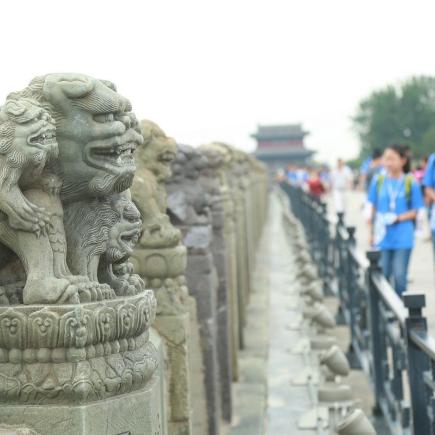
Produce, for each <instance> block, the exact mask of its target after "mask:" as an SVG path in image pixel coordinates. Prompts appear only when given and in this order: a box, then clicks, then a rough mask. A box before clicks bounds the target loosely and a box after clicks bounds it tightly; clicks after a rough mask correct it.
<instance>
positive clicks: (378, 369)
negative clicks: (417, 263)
mask: <svg viewBox="0 0 435 435" xmlns="http://www.w3.org/2000/svg"><path fill="white" fill-rule="evenodd" d="M367 258H368V260H369V262H370V265H369V267H368V269H367V275H366V285H367V286H368V291H369V306H370V349H371V351H372V355H371V356H372V375H373V383H374V387H375V406H374V409H373V411H374V413H375V414H377V415H380V414H381V407H380V403H381V400H382V399H383V396H384V388H383V382H384V377H385V374H384V360H385V357H386V355H385V352H386V350H385V346H384V341H385V338H384V337H383V331H381V328H382V322H381V314H380V307H379V294H378V292H377V289H376V286H375V285H374V284H373V281H372V276H373V274H375V273H380V272H381V268H380V266H379V259H380V252H379V251H368V252H367Z"/></svg>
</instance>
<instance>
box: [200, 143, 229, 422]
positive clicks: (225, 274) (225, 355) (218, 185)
mask: <svg viewBox="0 0 435 435" xmlns="http://www.w3.org/2000/svg"><path fill="white" fill-rule="evenodd" d="M199 150H200V151H201V153H202V154H203V155H205V156H206V158H207V161H208V164H207V166H206V167H205V168H204V169H203V170H202V171H201V176H200V182H201V184H202V186H203V187H204V189H205V191H206V192H207V194H208V197H209V202H210V208H211V218H212V228H213V238H212V242H211V245H210V249H211V252H212V254H213V261H214V265H215V267H216V272H217V277H218V286H217V296H216V321H217V353H218V358H219V383H220V391H221V409H222V417H223V418H224V419H225V420H226V421H231V416H232V393H231V391H232V380H233V374H232V341H231V335H232V328H231V302H232V301H231V277H230V276H229V258H230V253H229V252H228V243H229V241H228V240H227V237H226V232H225V227H226V226H228V225H229V224H230V223H231V222H226V216H225V208H226V206H225V201H226V198H225V185H224V184H223V181H224V180H223V179H222V171H224V170H225V165H226V164H227V163H228V161H229V160H228V159H227V154H225V152H224V151H223V149H221V148H219V147H217V146H213V145H202V146H200V147H199Z"/></svg>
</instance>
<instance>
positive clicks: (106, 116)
mask: <svg viewBox="0 0 435 435" xmlns="http://www.w3.org/2000/svg"><path fill="white" fill-rule="evenodd" d="M18 95H21V96H25V97H30V98H34V99H36V100H38V101H39V102H40V103H41V104H42V105H44V106H45V107H47V108H49V110H50V112H51V114H52V115H53V117H54V118H55V120H56V132H57V140H58V143H59V157H60V158H59V175H60V176H61V178H62V180H63V186H62V191H61V195H62V198H63V200H65V201H67V202H68V201H74V200H76V199H78V198H80V197H82V196H83V195H86V196H92V197H98V196H105V195H107V194H110V193H113V192H122V191H124V190H126V189H128V188H129V187H130V185H131V183H132V180H133V176H134V171H135V164H134V157H133V152H134V150H135V149H136V147H137V146H138V145H140V144H142V143H143V138H142V136H141V135H140V134H139V132H138V131H137V121H136V118H135V117H134V115H133V114H132V113H131V104H130V102H129V101H128V100H127V99H126V98H124V97H122V96H121V95H120V94H118V93H117V92H116V88H115V86H114V85H113V84H112V83H110V82H108V81H103V80H97V79H94V78H92V77H89V76H86V75H83V74H69V73H65V74H48V75H46V76H42V77H37V78H35V79H34V80H32V82H31V83H30V85H29V86H28V87H27V88H26V89H24V90H23V91H22V92H20V93H19V94H18Z"/></svg>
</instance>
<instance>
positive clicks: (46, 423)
mask: <svg viewBox="0 0 435 435" xmlns="http://www.w3.org/2000/svg"><path fill="white" fill-rule="evenodd" d="M159 396H160V388H159V381H158V376H154V377H153V378H152V379H151V380H150V382H148V383H147V385H146V387H145V388H144V389H142V390H139V391H136V392H133V393H129V394H126V395H119V396H117V397H114V398H111V399H107V400H100V401H98V402H92V403H89V404H87V405H84V406H71V405H69V406H65V405H64V406H62V405H50V406H38V405H28V406H19V405H15V406H14V405H3V406H1V407H0V421H8V422H9V423H10V424H24V425H26V426H29V427H31V428H32V429H34V430H36V431H37V432H38V433H39V434H41V435H59V434H65V435H78V434H86V435H89V434H103V435H118V434H123V433H129V432H130V434H131V435H150V434H153V435H154V434H160V433H162V432H161V424H162V423H161V415H160V414H159V403H160V397H159Z"/></svg>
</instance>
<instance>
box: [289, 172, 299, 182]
mask: <svg viewBox="0 0 435 435" xmlns="http://www.w3.org/2000/svg"><path fill="white" fill-rule="evenodd" d="M287 180H288V182H289V183H290V184H296V182H297V181H298V176H297V175H296V172H295V171H288V172H287Z"/></svg>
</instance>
